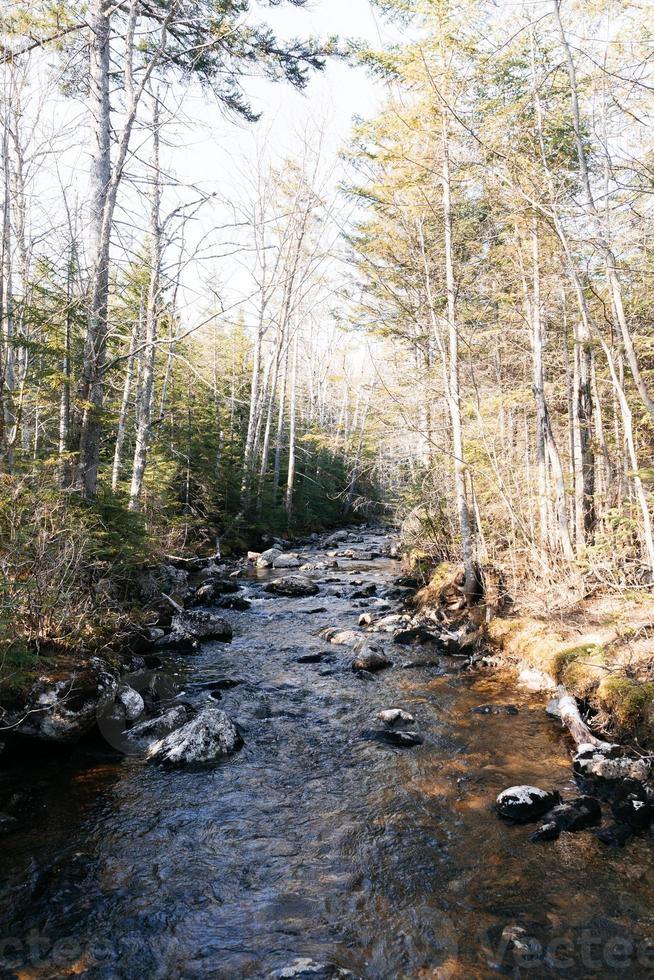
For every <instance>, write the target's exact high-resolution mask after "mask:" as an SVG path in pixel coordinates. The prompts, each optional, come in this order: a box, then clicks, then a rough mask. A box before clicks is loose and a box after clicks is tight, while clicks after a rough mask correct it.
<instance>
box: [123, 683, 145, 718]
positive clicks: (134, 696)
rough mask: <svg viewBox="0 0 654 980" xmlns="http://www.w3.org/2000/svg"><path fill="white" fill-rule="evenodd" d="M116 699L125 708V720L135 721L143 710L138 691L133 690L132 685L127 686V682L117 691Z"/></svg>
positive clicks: (142, 702) (143, 704)
mask: <svg viewBox="0 0 654 980" xmlns="http://www.w3.org/2000/svg"><path fill="white" fill-rule="evenodd" d="M116 701H119V702H120V703H121V704H122V706H123V708H124V709H125V719H126V720H127V721H136V719H137V718H140V717H141V715H142V714H143V712H144V711H145V703H144V701H143V698H142V697H141V695H140V694H139V692H138V691H135V690H134V688H133V687H129V686H128V685H127V684H125V686H124V687H121V689H120V690H119V691H118V697H117V698H116Z"/></svg>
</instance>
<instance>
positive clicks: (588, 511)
mask: <svg viewBox="0 0 654 980" xmlns="http://www.w3.org/2000/svg"><path fill="white" fill-rule="evenodd" d="M591 371H592V349H591V347H590V336H589V332H588V330H587V329H586V327H585V325H584V324H583V322H581V323H577V324H576V326H575V349H574V371H573V379H574V391H573V395H574V402H573V422H574V436H575V515H576V536H577V553H578V554H579V553H580V552H581V551H583V548H584V546H585V545H586V543H587V542H588V541H589V540H590V537H591V535H592V532H593V528H594V527H595V454H594V452H593V443H592V433H593V428H592V427H593V397H592V389H591Z"/></svg>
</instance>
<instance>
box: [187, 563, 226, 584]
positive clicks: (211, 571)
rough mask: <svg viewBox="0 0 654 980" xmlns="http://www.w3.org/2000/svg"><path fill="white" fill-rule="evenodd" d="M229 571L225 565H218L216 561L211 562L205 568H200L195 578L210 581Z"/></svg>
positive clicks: (198, 580)
mask: <svg viewBox="0 0 654 980" xmlns="http://www.w3.org/2000/svg"><path fill="white" fill-rule="evenodd" d="M226 571H227V567H226V566H225V565H217V564H216V563H215V561H211V562H209V564H208V565H205V566H204V568H200V569H198V571H196V572H195V573H194V575H193V580H194V581H195V582H208V581H209V580H210V579H213V578H219V577H220V576H221V575H224V574H225V572H226Z"/></svg>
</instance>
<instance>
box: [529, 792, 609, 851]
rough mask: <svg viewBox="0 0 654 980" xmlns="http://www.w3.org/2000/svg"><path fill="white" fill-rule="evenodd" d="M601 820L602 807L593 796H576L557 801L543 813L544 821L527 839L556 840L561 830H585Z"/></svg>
mask: <svg viewBox="0 0 654 980" xmlns="http://www.w3.org/2000/svg"><path fill="white" fill-rule="evenodd" d="M601 822H602V808H601V806H600V804H599V801H598V800H596V799H595V798H594V797H593V796H578V797H576V799H574V800H567V801H566V802H565V803H559V804H558V805H557V806H555V807H553V808H552V809H551V810H550V811H549V812H548V813H546V814H545V823H544V824H543V826H542V827H539V828H538V830H537V831H536V833H535V834H532V835H531V837H530V838H529V840H531V841H544V840H556V838H557V837H559V835H560V834H561V832H562V831H564V830H567V831H577V830H586V829H587V828H588V827H596V826H597V825H598V824H599V823H601Z"/></svg>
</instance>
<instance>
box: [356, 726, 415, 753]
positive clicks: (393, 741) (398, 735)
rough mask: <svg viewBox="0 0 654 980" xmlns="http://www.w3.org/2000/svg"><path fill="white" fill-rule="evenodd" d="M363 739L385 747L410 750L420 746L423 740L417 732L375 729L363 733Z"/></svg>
mask: <svg viewBox="0 0 654 980" xmlns="http://www.w3.org/2000/svg"><path fill="white" fill-rule="evenodd" d="M363 734H364V738H367V739H370V740H371V741H375V742H384V743H385V744H386V745H397V746H398V747H399V748H401V749H411V748H413V746H414V745H422V743H423V742H424V739H423V737H422V735H419V734H418V732H408V731H400V730H397V729H395V730H394V729H392V728H383V729H379V730H377V729H375V730H372V731H368V732H364V733H363Z"/></svg>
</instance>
